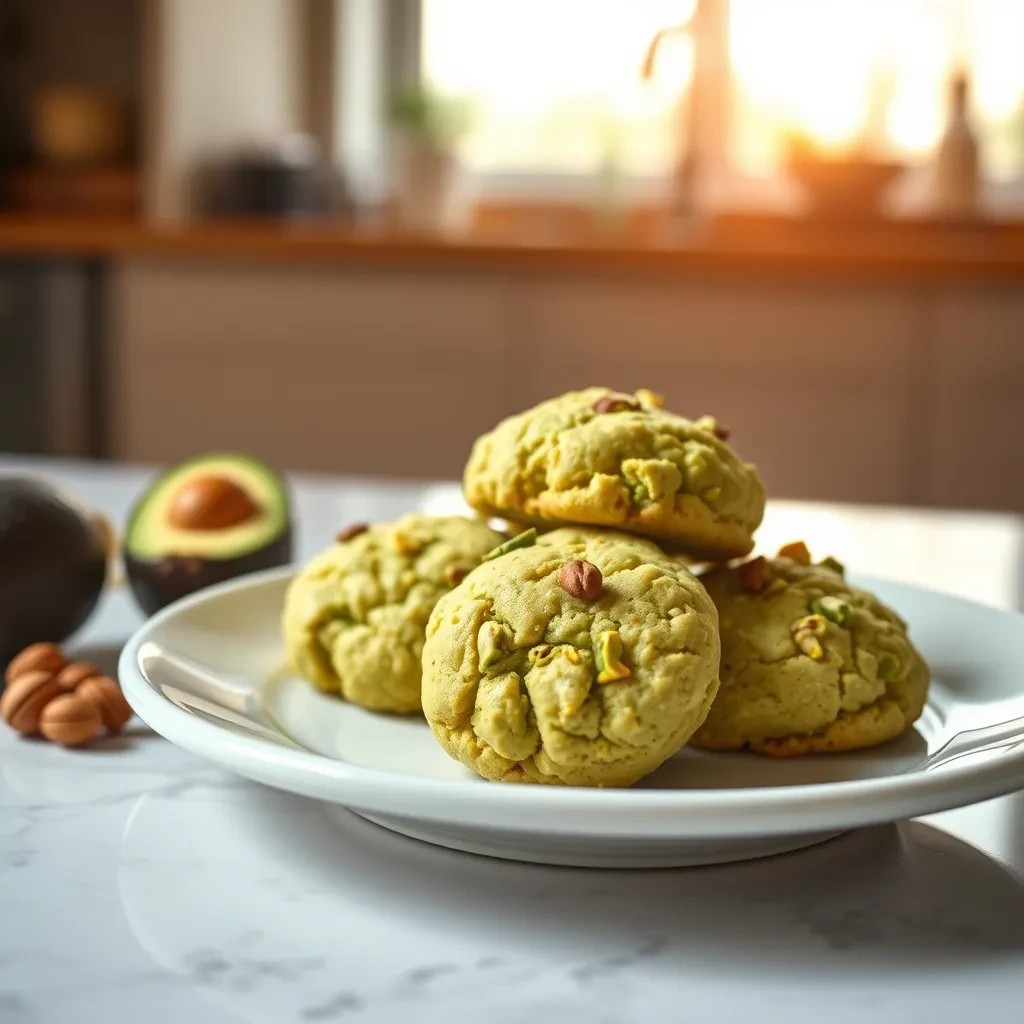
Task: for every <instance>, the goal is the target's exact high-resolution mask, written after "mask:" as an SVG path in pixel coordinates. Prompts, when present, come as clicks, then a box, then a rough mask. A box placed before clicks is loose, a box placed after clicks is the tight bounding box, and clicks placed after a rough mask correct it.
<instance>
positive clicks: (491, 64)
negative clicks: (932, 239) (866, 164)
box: [419, 0, 1024, 189]
mask: <svg viewBox="0 0 1024 1024" xmlns="http://www.w3.org/2000/svg"><path fill="white" fill-rule="evenodd" d="M701 2H702V4H704V5H707V7H709V8H714V9H715V11H716V12H717V14H718V17H719V18H720V19H721V21H720V23H721V24H723V25H725V26H726V29H725V31H726V39H725V40H722V41H719V40H714V39H708V38H707V37H706V36H704V37H700V36H699V35H698V38H697V39H696V40H695V41H691V39H690V38H689V37H680V38H678V39H672V40H666V45H665V46H664V47H663V50H662V52H661V53H660V55H659V58H658V60H657V62H656V65H655V68H654V71H655V73H654V75H653V76H652V77H651V78H650V80H648V81H642V80H641V76H640V67H641V64H642V61H643V58H644V53H645V50H646V48H647V45H648V43H649V41H650V39H651V37H652V36H653V35H654V33H655V32H656V31H657V30H659V29H661V28H664V27H666V26H669V25H672V24H677V23H681V22H683V21H686V20H687V19H688V18H690V16H691V15H692V14H693V9H694V6H695V5H694V2H692V0H689V2H688V0H634V2H629V3H626V2H615V0H603V2H602V0H557V2H550V0H518V2H517V3H515V4H512V3H507V2H496V0H421V8H420V18H419V32H420V40H419V59H420V72H421V75H422V77H423V80H424V81H425V82H426V83H427V84H428V85H430V86H433V87H435V88H436V89H438V90H441V91H443V92H446V93H455V94H461V95H466V96H471V97H473V98H474V101H475V109H476V119H475V124H474V128H473V130H472V132H471V134H470V136H469V137H468V139H467V140H466V143H465V147H464V154H463V155H464V159H465V161H466V162H467V164H468V166H469V167H470V168H471V169H472V170H473V171H475V172H476V173H477V174H478V175H479V177H480V180H481V183H482V184H483V185H484V186H485V188H486V186H487V185H488V183H489V184H490V185H491V186H492V187H495V186H498V187H499V189H500V186H502V185H506V186H510V185H516V184H518V185H520V186H527V185H529V184H530V183H532V184H533V185H534V187H541V188H543V187H556V185H557V182H558V181H559V180H562V181H572V180H577V179H579V178H580V177H581V176H586V175H591V176H592V175H594V174H595V173H597V172H598V171H600V170H602V169H605V168H607V167H608V166H614V168H615V169H617V170H618V171H619V172H620V173H621V174H623V175H625V176H627V177H629V178H632V179H637V180H642V179H663V178H664V176H665V175H667V174H669V173H670V172H671V169H672V167H673V166H674V162H675V160H676V158H677V155H678V152H679V147H680V136H681V134H682V130H683V129H682V128H681V124H682V123H684V121H682V120H681V118H684V111H685V110H686V105H685V103H684V102H683V100H682V98H683V96H684V94H685V91H686V89H687V88H688V86H689V83H690V82H691V80H692V72H693V67H694V52H693V46H694V45H696V46H698V47H701V46H712V47H713V46H716V45H719V43H723V44H724V45H723V48H722V50H721V51H720V52H723V53H725V54H727V62H728V68H727V73H726V74H724V75H722V76H720V78H719V79H718V81H719V82H720V83H722V84H721V88H722V89H723V90H724V91H725V92H726V93H727V95H725V96H724V97H716V98H715V101H716V102H718V103H720V107H719V108H718V109H720V110H722V111H723V112H724V117H725V120H726V121H727V127H726V130H725V131H724V132H722V135H721V143H720V144H719V143H718V142H717V141H716V140H699V139H698V140H697V141H698V144H700V145H701V146H702V147H703V151H704V152H705V153H707V152H710V153H711V156H712V162H713V163H714V165H715V169H716V170H717V171H718V172H719V173H728V174H729V175H730V177H731V178H732V179H734V181H736V182H739V183H741V184H742V183H743V182H744V181H746V182H755V181H757V180H765V179H771V178H773V177H777V176H778V173H777V172H778V171H779V169H780V167H781V164H782V160H783V155H784V153H785V147H786V142H787V139H788V138H789V137H791V136H792V135H801V136H805V137H809V138H810V139H811V140H813V141H814V142H815V143H816V144H817V145H818V146H819V147H820V148H823V149H833V150H841V149H843V148H849V147H851V146H853V145H858V146H860V147H862V148H866V149H868V150H873V151H876V152H881V153H886V154H889V155H892V156H895V157H897V158H900V159H904V160H905V161H907V162H908V163H921V162H923V161H924V160H925V159H926V158H927V156H928V155H929V153H930V152H931V151H932V149H933V148H934V146H935V144H936V142H937V141H938V138H939V136H940V133H941V131H942V127H943V119H944V116H945V108H946V91H947V88H948V81H949V77H950V74H951V72H952V70H953V69H954V68H956V67H966V68H967V69H968V71H969V74H970V77H971V89H972V98H973V108H974V111H975V117H976V124H977V127H978V129H979V131H980V133H981V134H982V136H983V152H984V156H985V169H986V173H987V175H988V176H989V178H990V179H992V180H994V181H997V182H999V181H1004V182H1005V181H1018V182H1019V181H1020V180H1021V177H1022V174H1024V61H1022V60H1021V58H1020V40H1021V39H1022V38H1024V4H1022V3H1020V2H1019V0H888V2H886V3H884V4H883V3H881V2H876V0H868V2H865V0H770V2H768V0H701ZM726 5H728V6H727V7H726ZM712 22H714V19H712ZM669 44H671V45H669ZM714 121H715V119H714V118H712V119H711V122H712V123H714ZM704 123H705V124H708V119H705V121H704ZM716 149H720V150H721V152H716Z"/></svg>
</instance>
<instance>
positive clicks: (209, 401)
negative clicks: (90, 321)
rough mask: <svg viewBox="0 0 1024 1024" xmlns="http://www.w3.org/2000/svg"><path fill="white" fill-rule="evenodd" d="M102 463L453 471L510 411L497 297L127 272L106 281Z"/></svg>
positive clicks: (330, 274) (336, 278)
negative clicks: (107, 382)
mask: <svg viewBox="0 0 1024 1024" xmlns="http://www.w3.org/2000/svg"><path fill="white" fill-rule="evenodd" d="M115 290H116V298H115V309H116V311H117V313H116V324H115V328H114V332H113V344H114V349H115V353H116V356H115V365H116V375H115V383H114V396H113V415H114V429H113V432H112V437H111V449H112V453H113V454H114V455H116V456H118V457H121V458H126V459H135V460H139V459H141V460H146V461H150V460H158V461H167V460H172V459H178V458H182V457H184V456H186V455H188V454H189V453H190V452H195V451H201V450H206V449H211V448H224V447H227V448H239V449H243V450H248V451H253V452H255V453H259V454H261V455H263V456H264V457H265V458H268V459H271V460H272V461H274V462H277V463H279V464H281V465H284V466H287V467H289V468H292V469H305V470H322V471H338V472H346V473H367V474H377V475H385V476H390V475H402V476H415V477H431V476H452V475H457V474H458V473H459V472H461V468H462V465H463V463H464V462H465V458H466V455H467V453H468V446H469V443H470V441H471V440H472V438H473V436H475V434H477V433H480V432H482V431H483V430H485V429H486V428H487V427H488V426H490V425H491V424H492V423H493V422H494V419H495V418H496V417H497V416H500V415H504V414H506V413H507V412H510V411H512V410H513V409H514V408H515V407H516V399H517V392H516V389H515V388H514V387H513V379H512V377H510V374H509V372H508V370H509V362H510V344H509V342H510V339H509V337H508V334H507V330H506V321H507V319H508V310H509V299H510V295H509V291H508V288H507V286H506V285H505V284H504V283H503V282H501V281H498V280H489V279H481V280H478V281H469V282H463V281H461V280H452V279H450V278H446V277H441V276H439V277H430V276H429V275H421V274H415V273H411V272H410V273H408V274H398V275H390V274H389V275H387V276H380V275H374V274H372V273H368V272H367V273H360V272H358V271H356V272H348V271H346V272H337V271H334V270H330V269H323V270H320V269H311V268H308V267H307V268H303V269H302V270H293V269H284V268H274V267H251V266H245V265H237V266H225V267H217V268H211V267H210V266H209V265H206V264H202V263H199V264H182V263H175V264H173V266H170V267H168V266H166V265H164V264H161V263H157V262H154V263H147V262H132V263H129V264H126V265H124V266H122V267H121V268H120V270H119V271H118V274H117V281H116V286H115Z"/></svg>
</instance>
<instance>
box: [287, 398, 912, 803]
mask: <svg viewBox="0 0 1024 1024" xmlns="http://www.w3.org/2000/svg"><path fill="white" fill-rule="evenodd" d="M727 440H728V434H727V432H726V431H725V430H724V429H722V428H721V427H720V426H719V425H718V424H717V423H716V422H715V421H714V420H713V419H711V418H709V417H705V418H702V419H698V420H695V421H691V420H687V419H684V418H683V417H680V416H677V415H674V414H672V413H670V412H667V411H666V410H664V409H663V408H662V403H661V401H660V399H659V398H658V396H656V395H655V394H653V393H652V392H649V391H639V392H637V393H636V394H635V395H628V394H621V393H618V392H613V391H610V390H608V389H606V388H588V389H586V390H584V391H578V392H572V393H570V394H567V395H563V396H561V397H559V398H555V399H552V400H550V401H547V402H543V403H541V404H540V405H538V406H536V407H535V408H533V409H531V410H528V411H527V412H524V413H521V414H519V415H517V416H513V417H511V418H509V419H507V420H505V421H503V422H502V423H500V424H498V425H497V426H496V427H495V428H494V430H492V431H491V432H490V433H488V434H486V435H484V436H483V437H481V438H480V439H479V440H478V441H477V442H476V444H475V445H474V447H473V451H472V454H471V456H470V459H469V462H468V464H467V466H466V471H465V478H464V492H465V497H466V500H467V502H468V503H469V504H470V505H471V506H472V507H473V508H474V509H475V510H476V511H477V512H479V513H480V514H481V515H482V516H483V517H487V518H490V519H494V518H499V519H502V520H505V521H506V522H507V523H508V524H510V532H511V533H512V536H509V535H508V534H507V533H505V534H503V533H500V532H497V531H495V530H493V529H492V528H491V526H489V525H488V524H487V522H486V521H485V520H484V519H480V520H471V519H463V518H459V517H450V518H434V517H426V516H410V517H406V518H405V519H404V520H400V521H399V522H398V523H396V524H392V525H385V526H376V527H371V528H366V529H361V530H358V531H355V532H353V531H351V530H350V531H346V532H345V534H344V535H342V536H340V537H339V541H338V543H336V544H335V545H334V546H333V547H332V548H330V549H329V550H328V551H326V552H324V553H323V554H322V555H320V556H319V557H318V558H317V559H316V560H314V561H313V562H312V563H311V564H310V565H309V566H308V567H307V568H306V569H305V570H304V571H303V572H302V573H300V574H299V576H297V577H296V579H295V581H294V582H293V584H292V586H291V588H290V590H289V593H288V598H287V601H286V607H285V616H284V631H285V638H286V642H287V645H288V649H289V652H290V655H291V658H292V661H293V663H294V665H295V667H296V669H297V670H298V671H299V672H301V673H302V674H303V675H304V676H306V677H307V678H309V679H310V680H312V681H313V682H314V683H315V684H316V685H317V686H319V687H321V688H322V689H325V690H329V691H331V692H334V693H338V694H340V695H341V696H343V697H345V698H347V699H349V700H353V701H355V702H357V703H359V704H362V705H363V706H365V707H368V708H372V709H374V710H381V711H395V712H409V711H416V710H419V709H420V708H421V707H422V710H423V713H424V714H425V715H426V718H427V721H428V723H429V725H430V727H431V729H432V731H433V733H434V735H435V736H436V738H437V739H438V741H439V742H440V744H441V745H442V746H443V747H444V749H445V750H446V751H447V752H448V753H449V754H450V755H451V756H452V757H454V758H456V759H458V760H459V761H461V762H462V763H463V764H465V765H467V766H468V767H470V768H472V769H473V770H474V771H476V772H477V773H478V774H480V775H482V776H483V777H485V778H488V779H495V780H501V781H524V782H547V783H562V784H568V785H585V786H628V785H631V784H632V783H634V782H636V781H638V780H639V779H641V778H643V777H644V776H645V775H647V774H649V773H650V772H652V771H654V770H655V769H656V768H657V767H658V766H659V765H660V764H662V763H663V762H664V761H665V760H666V759H667V758H669V757H671V756H673V755H674V754H675V753H677V752H678V751H679V749H680V748H681V747H682V746H684V745H685V744H687V743H689V744H690V745H692V746H697V747H702V748H704V749H709V750H737V749H741V748H744V747H746V748H749V749H751V750H753V751H755V752H757V753H761V754H769V755H776V756H790V755H796V754H805V753H819V752H827V751H836V750H850V749H856V748H859V747H864V746H870V745H872V744H875V743H879V742H882V741H884V740H887V739H890V738H892V737H894V736H897V735H899V734H900V733H902V732H904V731H905V730H907V729H908V728H910V726H911V724H912V723H913V722H914V720H915V719H916V718H917V717H918V715H919V714H920V713H921V710H922V708H923V704H924V699H925V694H926V690H927V685H928V669H927V667H926V665H925V663H924V661H923V660H922V658H921V656H920V655H919V654H918V653H917V651H916V650H915V649H914V648H913V646H912V645H911V644H910V642H909V640H908V639H907V631H906V626H905V624H904V623H903V622H902V621H901V620H900V618H899V617H898V616H897V615H896V614H895V613H894V612H892V611H891V610H890V609H888V608H886V607H885V606H884V605H882V604H881V603H880V602H879V601H878V600H877V599H876V598H875V597H873V596H872V595H871V594H868V593H866V592H865V591H862V590H858V589H856V588H853V587H850V586H848V585H847V583H846V582H845V579H844V576H843V569H842V566H841V565H840V564H839V563H838V562H836V561H835V560H834V559H826V560H825V561H824V562H821V563H819V564H813V563H812V560H811V558H810V555H809V553H808V552H807V550H806V548H805V547H804V546H803V545H802V544H793V545H788V546H787V548H784V549H783V550H782V551H781V552H780V553H779V555H778V556H777V557H775V558H773V559H766V558H763V557H758V558H755V559H753V560H749V561H745V562H740V563H738V564H737V563H736V562H735V561H734V560H735V559H741V558H743V556H745V555H747V554H749V552H750V551H751V549H752V548H753V543H754V541H753V534H754V531H755V530H756V529H757V527H758V526H759V525H760V522H761V518H762V515H763V513H764V501H765V496H764V487H763V485H762V483H761V480H760V478H759V477H758V475H757V473H756V471H755V469H754V467H753V466H751V465H749V464H746V463H744V462H743V461H742V460H741V459H740V458H739V457H738V456H737V455H736V453H735V452H734V451H733V450H732V448H731V447H730V446H729V445H728V444H727ZM698 562H699V563H703V564H705V565H708V564H710V568H708V569H707V571H706V572H705V573H704V574H703V576H702V577H700V578H698V577H697V576H695V575H694V574H693V573H692V572H691V571H690V569H689V568H688V567H687V563H689V564H694V563H698Z"/></svg>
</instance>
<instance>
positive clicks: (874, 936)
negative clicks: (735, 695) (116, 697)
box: [0, 460, 1024, 1024]
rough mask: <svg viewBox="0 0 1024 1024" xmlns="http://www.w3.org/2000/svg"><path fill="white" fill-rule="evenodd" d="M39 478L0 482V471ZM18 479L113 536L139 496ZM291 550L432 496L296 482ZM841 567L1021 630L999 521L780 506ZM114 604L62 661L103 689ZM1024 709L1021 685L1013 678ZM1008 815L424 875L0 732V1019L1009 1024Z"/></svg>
mask: <svg viewBox="0 0 1024 1024" xmlns="http://www.w3.org/2000/svg"><path fill="white" fill-rule="evenodd" d="M17 468H23V469H30V470H33V471H39V470H40V467H39V466H38V465H34V464H31V463H23V464H20V466H19V464H18V463H16V462H13V461H10V460H8V461H4V460H0V472H8V471H12V469H14V470H16V469H17ZM44 471H45V472H46V473H47V475H49V476H51V477H56V478H57V479H59V480H62V481H64V482H65V483H68V484H69V485H71V486H72V487H73V488H74V489H75V490H76V491H77V492H78V493H79V494H80V495H82V496H83V497H84V498H85V499H86V500H87V501H89V502H90V503H91V504H93V505H94V506H96V507H99V508H101V509H103V510H105V511H106V512H108V514H111V515H112V516H113V517H114V518H115V519H118V520H120V519H122V518H123V514H124V510H125V507H126V504H127V502H128V501H129V500H130V499H131V497H132V496H133V495H134V494H135V493H136V492H137V490H138V487H139V484H140V481H141V479H142V477H141V476H140V475H139V474H136V473H131V472H126V471H116V472H110V471H97V470H90V469H83V468H80V467H73V466H60V465H58V464H56V463H53V464H49V465H47V466H45V468H44ZM298 498H299V501H298V504H299V508H300V515H301V518H302V523H303V526H304V530H303V532H302V534H301V544H302V548H303V552H304V553H305V552H308V551H309V550H311V549H312V548H314V547H316V546H317V544H318V543H320V541H322V540H323V539H324V538H326V537H329V536H330V535H331V534H332V533H333V532H334V530H335V529H336V528H337V527H338V526H339V525H341V524H344V523H346V522H349V521H353V520H358V519H366V518H375V517H378V516H383V515H390V514H393V513H397V512H398V511H400V510H402V509H404V508H406V507H409V506H410V505H413V504H416V503H419V504H421V505H422V504H426V505H427V506H429V507H434V508H439V507H443V506H445V505H447V504H448V503H450V501H451V492H450V491H445V490H427V489H424V488H417V487H403V486H401V485H395V486H389V487H381V486H367V485H365V484H363V485H360V484H355V483H348V484H343V483H339V484H330V483H325V482H311V481H305V482H300V485H299V492H298ZM797 535H804V536H806V537H807V538H808V540H809V541H810V542H811V543H812V545H813V547H814V548H815V549H816V550H821V549H823V548H825V547H827V548H830V549H832V550H834V551H836V552H837V553H841V554H843V555H844V556H845V558H846V560H847V561H848V562H849V563H850V564H851V565H852V566H854V567H855V568H856V569H857V570H858V571H861V572H874V573H882V574H885V575H890V576H898V577H902V578H905V579H908V580H911V581H914V582H919V583H923V584H926V585H931V586H937V587H942V588H944V589H948V590H954V591H958V592H961V593H967V594H969V595H971V596H973V597H976V598H978V599H980V600H985V601H989V602H991V603H994V604H1000V605H1008V606H1012V607H1019V606H1020V604H1021V591H1020V581H1021V576H1022V571H1021V559H1022V537H1024V527H1022V524H1021V522H1020V521H1018V520H1016V519H1013V518H1010V517H1002V516H972V515H949V516H946V515H941V514H928V515H921V514H911V513H908V512H903V511H891V510H890V511H882V510H874V509H856V510H855V509H838V508H820V507H809V506H794V505H779V506H777V507H776V508H774V509H773V510H772V511H771V513H770V515H769V518H768V521H767V522H766V525H765V528H764V531H763V539H764V546H765V547H766V548H770V547H772V546H773V545H775V544H776V543H777V542H779V541H781V540H786V539H791V537H793V536H797ZM137 622H138V618H137V616H136V614H135V612H134V611H133V609H132V608H131V606H130V604H129V601H128V599H127V596H126V595H125V593H124V592H123V591H118V590H114V591H112V592H111V593H110V594H108V595H107V597H106V598H105V600H104V603H103V605H102V608H101V610H100V612H99V614H98V615H97V616H96V618H95V619H94V621H93V622H92V624H91V625H90V627H89V628H88V630H87V631H86V632H85V634H83V636H82V637H80V638H79V640H78V642H77V645H76V646H77V649H78V650H86V651H90V652H92V653H93V654H98V656H99V657H100V658H101V660H103V659H105V660H106V663H107V664H108V665H109V664H110V663H111V661H112V659H113V657H114V655H115V654H116V650H117V647H118V645H119V644H120V643H121V642H122V641H123V640H124V639H125V637H126V636H127V634H128V633H129V631H130V630H131V629H132V628H133V626H134V625H135V624H136V623H137ZM1022 686H1024V672H1022ZM1022 879H1024V795H1016V796H1012V797H1007V798H1003V799H1000V800H996V801H992V802H990V803H988V804H983V805H980V806H977V807H973V808H967V809H964V810H961V811H956V812H952V813H948V814H943V815H938V816H936V817H934V818H931V819H927V820H925V821H917V822H910V823H905V824H903V825H900V826H898V827H885V828H878V829H871V830H866V831H863V832H859V833H855V834H851V835H848V836H845V837H842V838H840V839H837V840H834V841H833V842H831V843H828V844H825V845H823V846H821V847H818V848H816V849H812V850H809V851H805V852H803V853H797V854H791V855H788V856H784V857H779V858H774V859H770V860H765V861H760V862H755V863H751V864H743V865H736V866H729V867H720V868H709V869H696V870H694V869H691V870H686V871H662V872H635V873H631V872H600V871H577V870H567V869H548V868H539V867H532V866H526V865H517V864H511V863H504V862H499V861H489V860H485V859H480V858H474V857H470V856H466V855H460V854H455V853H450V852H447V851H444V850H440V849H436V848H433V847H429V846H425V845H422V844H419V843H416V842H414V841H411V840H405V839H402V838H401V837H399V836H395V835H392V834H390V833H387V832H384V831H382V830H380V829H378V828H376V827H375V826H373V825H370V824H367V823H365V822H363V821H361V820H359V819H357V818H354V817H353V816H351V815H349V814H347V813H346V812H342V811H337V810H332V809H330V808H326V807H323V806H321V805H318V804H316V803H314V802H311V801H305V800H301V799H298V798H294V797H290V796H286V795H284V794H279V793H276V792H273V791H271V790H267V789H263V788H261V787H258V786H256V785H253V784H250V783H247V782H243V781H242V780H240V779H236V778H234V777H232V776H231V775H228V774H226V773H224V772H222V771H220V770H218V769H216V768H213V767H212V766H209V765H207V764H205V763H204V762H202V761H200V760H198V759H196V758H194V757H192V756H191V755H188V754H186V753H184V752H183V751H179V750H177V749H176V748H174V747H172V746H171V745H170V744H168V743H166V742H165V741H164V740H162V739H159V738H157V737H154V736H153V735H151V734H150V733H148V732H147V731H146V730H145V729H144V728H142V727H141V726H136V727H134V728H133V729H131V730H130V731H129V733H128V735H127V736H126V737H125V738H124V739H122V740H119V741H109V742H107V743H105V744H100V745H99V746H98V747H97V748H96V749H92V750H89V751H82V752H67V751H62V750H59V749H56V748H53V747H50V746H47V745H43V744H40V743H34V742H26V741H19V740H17V739H16V738H15V737H14V736H13V734H11V733H10V732H9V731H7V730H0V1024H77V1022H82V1021H86V1022H92V1021H97V1022H99V1021H103V1022H106V1024H135V1022H136V1021H145V1022H146V1024H220V1022H234V1021H258V1022H268V1024H270V1022H273V1024H288V1022H291V1021H296V1022H304V1021H346V1022H347V1021H349V1020H353V1021H360V1022H390V1021H403V1022H405V1021H415V1022H433V1021H437V1022H440V1021H445V1022H448V1024H458V1022H462V1021H466V1022H469V1021H473V1022H474V1024H477V1022H480V1021H487V1022H494V1024H513V1022H519V1021H523V1022H526V1021H530V1022H533V1021H534V1020H535V1019H537V1018H539V1017H541V1016H542V1015H556V1016H558V1017H560V1019H562V1020H566V1021H575V1020H586V1021H588V1024H619V1022H630V1021H639V1020H643V1021H645V1022H662V1021H664V1022H673V1024H675V1022H679V1021H683V1020H703V1021H713V1022H717V1021H732V1020H737V1021H738V1020H751V1019H756V1020H758V1021H760V1022H774V1021H779V1022H786V1024H790V1022H792V1021H793V1020H798V1019H803V1018H806V1019H824V1020H828V1021H835V1022H840V1024H843V1022H848V1021H849V1022H853V1021H861V1020H864V1019H872V1020H875V1021H890V1020H891V1021H901V1022H917V1021H922V1022H923V1021H929V1022H930V1021H964V1020H967V1019H971V1018H974V1019H979V1020H980V1019H985V1020H988V1019H992V1020H1005V1021H1014V1020H1020V1019H1021V1015H1022V1013H1024V1011H1022V1010H1021V1006H1022V1005H1024V886H1022Z"/></svg>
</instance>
